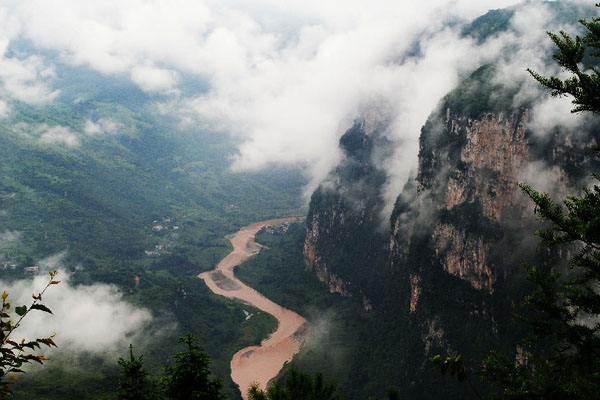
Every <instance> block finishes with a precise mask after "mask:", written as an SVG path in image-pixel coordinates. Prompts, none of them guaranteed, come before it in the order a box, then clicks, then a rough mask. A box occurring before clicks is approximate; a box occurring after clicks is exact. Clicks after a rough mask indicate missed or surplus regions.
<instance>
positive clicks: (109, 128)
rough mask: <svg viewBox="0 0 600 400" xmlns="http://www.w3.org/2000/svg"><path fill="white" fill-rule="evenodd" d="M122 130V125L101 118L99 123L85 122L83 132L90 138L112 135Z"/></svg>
mask: <svg viewBox="0 0 600 400" xmlns="http://www.w3.org/2000/svg"><path fill="white" fill-rule="evenodd" d="M120 129H122V126H121V124H119V123H117V122H115V121H113V120H112V119H110V118H100V119H98V120H97V121H92V120H91V119H87V120H85V123H84V127H83V132H84V133H85V134H86V135H88V136H104V135H112V134H115V133H117V132H118V131H119V130H120Z"/></svg>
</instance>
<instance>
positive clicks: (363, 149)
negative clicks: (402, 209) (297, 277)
mask: <svg viewBox="0 0 600 400" xmlns="http://www.w3.org/2000/svg"><path fill="white" fill-rule="evenodd" d="M383 140H384V139H383V138H382V137H381V134H380V130H374V131H372V132H367V128H366V124H365V123H364V122H363V121H359V122H356V123H355V124H354V126H352V127H351V128H350V129H349V130H348V131H347V132H346V133H345V134H344V136H343V137H342V138H341V141H340V146H341V148H342V150H343V152H344V159H343V161H342V162H341V163H340V165H339V166H338V167H337V168H336V170H335V171H333V172H332V173H331V174H330V176H329V178H328V179H327V181H326V182H324V183H323V184H322V185H321V186H320V187H319V188H318V190H317V191H316V192H315V193H314V194H313V196H312V199H311V206H310V211H309V214H308V217H307V231H306V239H305V243H304V258H305V264H306V268H307V269H309V270H311V271H314V273H315V274H316V275H317V277H318V278H319V279H320V280H321V281H323V282H325V283H327V285H328V286H329V290H330V291H331V292H332V293H339V294H341V295H343V296H352V295H357V296H362V298H363V301H364V305H365V308H366V309H369V308H370V307H371V302H372V301H373V299H374V298H376V297H377V296H378V294H380V293H381V290H380V289H381V280H380V279H373V277H372V275H373V274H374V275H377V276H380V273H381V272H383V268H382V266H383V265H384V264H385V261H384V260H385V256H386V248H385V244H386V243H385V242H386V239H387V237H386V230H385V228H384V226H382V223H381V218H380V212H381V210H382V207H383V202H382V199H381V190H382V185H383V183H384V180H385V176H384V174H383V172H382V171H381V170H379V169H378V168H377V167H376V166H375V165H374V164H373V163H372V162H371V157H372V152H373V149H374V148H375V146H376V145H381V142H382V141H383Z"/></svg>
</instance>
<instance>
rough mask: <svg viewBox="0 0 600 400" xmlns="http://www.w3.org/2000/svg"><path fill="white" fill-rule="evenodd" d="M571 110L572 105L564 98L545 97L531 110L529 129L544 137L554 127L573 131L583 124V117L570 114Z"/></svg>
mask: <svg viewBox="0 0 600 400" xmlns="http://www.w3.org/2000/svg"><path fill="white" fill-rule="evenodd" d="M572 109H573V104H572V103H571V101H570V100H569V99H567V98H565V97H545V98H544V100H543V101H541V102H539V103H537V104H536V105H535V106H534V108H533V109H532V115H531V124H530V125H529V127H530V128H531V130H532V131H533V132H534V133H535V134H537V135H544V134H546V133H548V132H550V131H551V130H552V129H553V128H556V127H563V128H567V129H570V130H571V131H573V130H574V128H577V127H578V126H580V125H581V124H582V123H583V122H584V120H585V116H584V115H582V114H573V113H571V110H572Z"/></svg>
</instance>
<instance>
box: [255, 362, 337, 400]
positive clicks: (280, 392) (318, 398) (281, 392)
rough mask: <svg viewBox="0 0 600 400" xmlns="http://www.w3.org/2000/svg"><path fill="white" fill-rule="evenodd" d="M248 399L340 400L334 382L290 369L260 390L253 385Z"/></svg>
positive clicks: (321, 376) (320, 376)
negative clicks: (282, 377)
mask: <svg viewBox="0 0 600 400" xmlns="http://www.w3.org/2000/svg"><path fill="white" fill-rule="evenodd" d="M248 396H249V399H250V400H340V399H341V397H340V396H339V394H338V392H337V388H336V386H335V385H334V384H332V383H328V382H325V380H324V379H323V375H321V374H316V375H314V376H311V375H308V374H304V373H301V372H298V371H297V370H295V369H292V370H290V372H289V374H288V375H287V377H286V378H285V379H280V380H278V381H276V382H275V383H273V384H271V385H269V387H268V388H267V390H261V389H260V388H259V387H258V385H253V386H252V387H251V388H250V389H249V391H248Z"/></svg>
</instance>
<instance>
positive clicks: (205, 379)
mask: <svg viewBox="0 0 600 400" xmlns="http://www.w3.org/2000/svg"><path fill="white" fill-rule="evenodd" d="M196 341H197V339H196V338H195V337H194V336H192V335H185V336H182V337H181V338H179V342H180V343H182V344H184V345H185V346H186V349H185V350H184V351H182V352H179V353H176V354H175V356H174V364H173V365H169V366H166V367H165V371H164V375H163V377H162V385H163V388H164V394H165V398H166V399H168V400H222V399H224V398H225V396H224V395H223V394H222V392H221V390H222V384H221V382H220V381H219V380H218V379H213V378H212V377H211V372H210V369H209V366H210V358H209V357H208V355H207V354H206V353H205V352H204V350H202V348H201V347H200V346H198V345H197V344H196Z"/></svg>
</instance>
